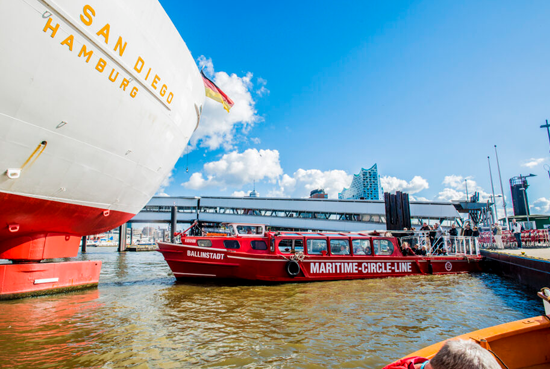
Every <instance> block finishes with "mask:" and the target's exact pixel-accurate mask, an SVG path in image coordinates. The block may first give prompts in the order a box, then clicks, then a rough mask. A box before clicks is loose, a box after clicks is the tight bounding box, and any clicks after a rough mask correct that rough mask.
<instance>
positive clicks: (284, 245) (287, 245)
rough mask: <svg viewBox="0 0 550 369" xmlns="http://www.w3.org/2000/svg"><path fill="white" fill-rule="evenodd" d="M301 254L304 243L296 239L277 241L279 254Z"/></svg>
mask: <svg viewBox="0 0 550 369" xmlns="http://www.w3.org/2000/svg"><path fill="white" fill-rule="evenodd" d="M300 251H301V252H303V251H304V241H303V240H296V239H282V240H280V241H279V252H282V253H284V254H290V253H292V252H300Z"/></svg>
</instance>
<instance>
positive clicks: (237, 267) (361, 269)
mask: <svg viewBox="0 0 550 369" xmlns="http://www.w3.org/2000/svg"><path fill="white" fill-rule="evenodd" d="M159 251H160V252H161V253H163V254H164V258H165V259H166V262H167V263H168V266H169V267H170V269H171V270H172V272H173V273H174V276H175V277H176V279H178V280H186V279H197V278H201V279H202V278H204V279H240V280H255V281H264V282H312V281H331V280H344V279H366V278H386V277H402V276H408V275H427V274H457V273H470V272H480V271H481V263H480V262H481V260H482V257H479V256H468V257H466V256H430V257H422V256H400V257H396V256H391V257H383V256H362V257H359V256H354V257H351V256H338V257H330V256H311V257H306V258H304V260H302V261H297V263H298V265H299V266H300V268H299V271H298V273H297V275H295V276H291V275H290V274H289V273H288V269H287V267H288V263H291V261H290V260H289V259H288V258H285V257H282V256H281V255H262V254H251V253H248V252H236V251H233V250H224V249H214V248H202V247H197V246H188V245H180V244H170V243H162V242H159Z"/></svg>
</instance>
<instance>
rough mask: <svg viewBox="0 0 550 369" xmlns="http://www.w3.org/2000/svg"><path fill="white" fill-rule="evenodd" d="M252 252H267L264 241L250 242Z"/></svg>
mask: <svg viewBox="0 0 550 369" xmlns="http://www.w3.org/2000/svg"><path fill="white" fill-rule="evenodd" d="M250 245H251V246H252V249H253V250H267V244H266V243H265V241H250Z"/></svg>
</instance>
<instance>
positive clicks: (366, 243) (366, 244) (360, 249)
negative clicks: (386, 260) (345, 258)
mask: <svg viewBox="0 0 550 369" xmlns="http://www.w3.org/2000/svg"><path fill="white" fill-rule="evenodd" d="M351 244H352V245H353V255H370V254H371V248H370V240H361V239H359V240H352V241H351Z"/></svg>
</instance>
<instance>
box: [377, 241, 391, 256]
mask: <svg viewBox="0 0 550 369" xmlns="http://www.w3.org/2000/svg"><path fill="white" fill-rule="evenodd" d="M372 244H373V247H374V254H375V255H391V254H393V243H391V242H390V241H389V240H373V241H372Z"/></svg>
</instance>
